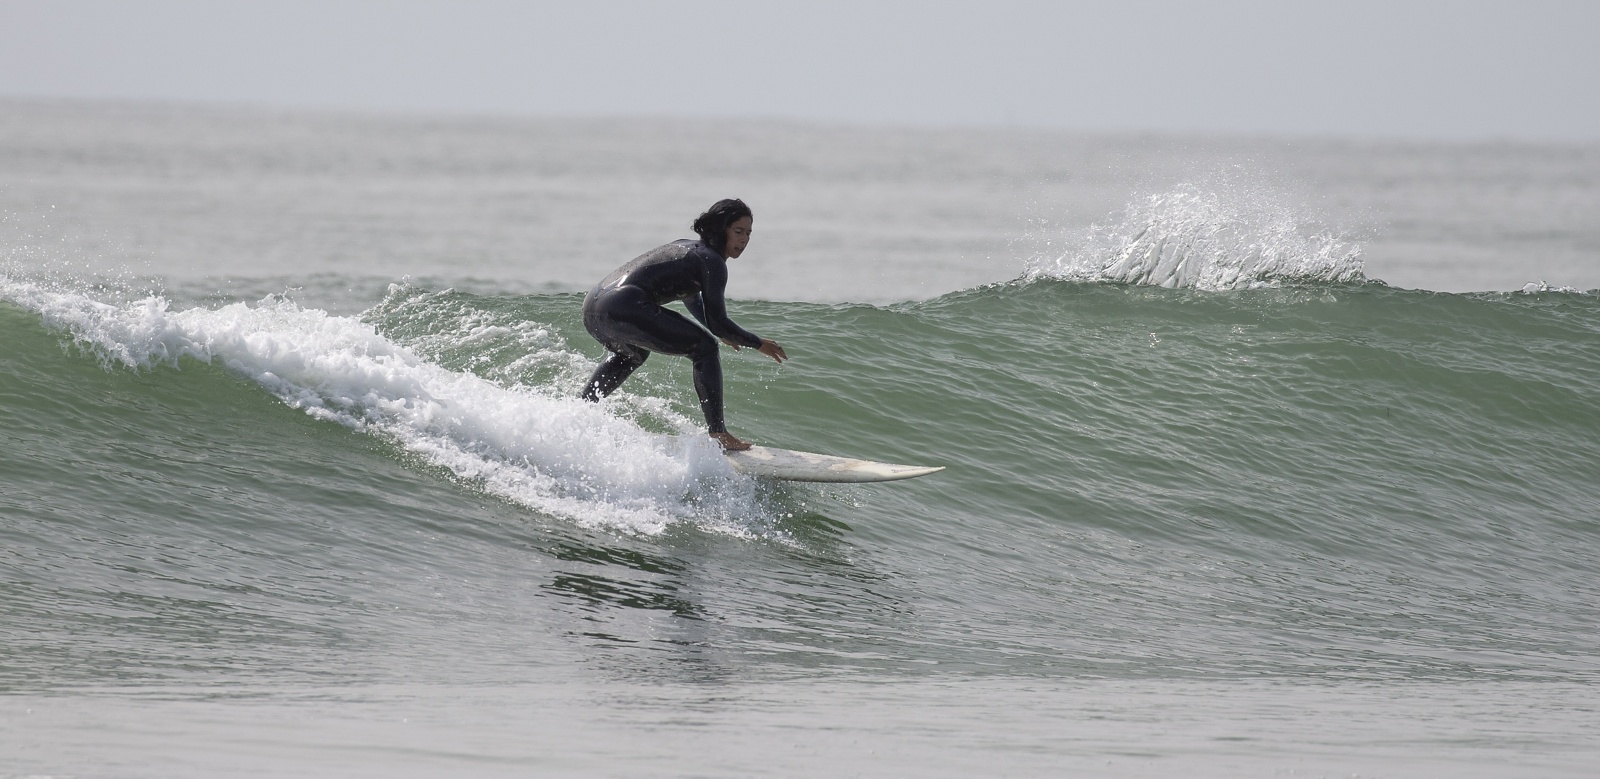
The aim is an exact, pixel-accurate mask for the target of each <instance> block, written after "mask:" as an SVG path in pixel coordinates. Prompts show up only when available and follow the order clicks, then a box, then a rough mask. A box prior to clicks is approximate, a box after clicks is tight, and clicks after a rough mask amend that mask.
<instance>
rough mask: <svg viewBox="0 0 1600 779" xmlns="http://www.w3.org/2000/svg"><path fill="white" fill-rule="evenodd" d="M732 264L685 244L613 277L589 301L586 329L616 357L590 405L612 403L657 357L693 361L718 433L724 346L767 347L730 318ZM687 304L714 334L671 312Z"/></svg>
mask: <svg viewBox="0 0 1600 779" xmlns="http://www.w3.org/2000/svg"><path fill="white" fill-rule="evenodd" d="M727 286H728V262H727V260H725V259H723V257H722V255H721V254H719V253H718V252H717V251H716V250H715V249H712V248H711V247H709V246H707V245H706V244H705V242H703V241H695V240H690V239H687V238H686V239H684V240H681V241H673V242H672V243H669V244H667V245H666V246H662V247H659V248H656V249H652V250H650V251H648V252H645V253H644V254H642V255H640V256H639V257H638V258H636V259H634V260H633V261H632V262H629V263H628V264H627V265H624V266H622V267H620V268H618V269H616V270H614V271H612V272H611V275H609V276H607V277H605V279H604V280H602V281H601V282H600V283H599V284H597V285H595V288H594V289H591V290H589V294H588V295H587V296H585V297H584V299H583V326H584V328H586V329H587V330H588V331H589V334H590V335H592V336H594V337H595V340H597V341H599V342H600V343H601V344H602V345H604V346H605V347H606V349H607V350H609V351H610V352H611V353H610V354H608V355H606V358H605V360H603V361H602V362H601V363H600V367H598V368H596V369H595V371H594V375H593V376H590V377H589V383H588V384H586V385H584V388H583V397H584V398H586V399H588V400H599V399H600V398H603V397H605V396H607V395H610V394H611V392H612V390H615V389H616V388H617V387H618V386H620V385H621V384H622V382H624V381H626V380H627V378H628V377H629V376H630V375H632V374H633V372H634V370H636V369H637V368H638V367H639V366H640V365H643V364H644V361H645V358H647V357H649V356H650V353H651V352H661V353H662V354H678V355H684V356H687V357H688V358H689V359H690V360H691V361H693V362H694V391H695V394H697V395H699V396H700V411H701V412H702V413H704V414H705V415H706V425H707V426H708V427H709V428H710V430H711V432H713V433H725V432H727V428H726V427H725V426H724V424H723V421H722V362H721V359H720V358H719V357H718V355H717V339H716V338H712V337H711V334H715V335H716V336H717V337H719V338H726V339H728V340H729V341H733V342H734V343H737V344H741V345H743V346H749V347H752V348H755V347H759V346H761V339H760V338H758V337H756V336H755V335H754V334H752V333H750V332H749V331H747V330H745V329H744V328H741V327H739V326H738V325H736V324H734V323H733V320H731V319H729V318H728V309H727V306H726V305H725V304H724V302H723V300H722V293H723V290H724V289H725V288H726V287H727ZM674 300H681V301H683V304H684V306H685V307H686V308H688V309H689V313H691V314H694V318H695V319H698V320H700V322H701V324H704V325H705V326H706V328H707V329H709V330H710V331H711V334H708V333H706V331H705V330H702V329H700V328H698V327H696V326H695V325H694V323H693V322H690V321H689V320H688V319H687V318H686V317H684V316H683V315H682V314H679V313H678V312H676V311H673V310H670V309H667V308H663V307H662V306H663V304H666V303H670V302H672V301H674Z"/></svg>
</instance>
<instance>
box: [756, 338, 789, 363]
mask: <svg viewBox="0 0 1600 779" xmlns="http://www.w3.org/2000/svg"><path fill="white" fill-rule="evenodd" d="M756 351H758V352H761V353H762V354H764V355H766V356H768V357H771V358H772V361H773V362H776V363H778V364H779V365H782V364H783V361H784V360H787V359H789V354H788V353H787V352H785V351H784V350H783V347H782V346H779V345H778V342H777V341H774V340H772V339H771V338H763V339H761V345H760V346H758V347H756Z"/></svg>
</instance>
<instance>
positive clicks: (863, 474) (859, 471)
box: [723, 446, 944, 483]
mask: <svg viewBox="0 0 1600 779" xmlns="http://www.w3.org/2000/svg"><path fill="white" fill-rule="evenodd" d="M723 454H725V455H727V457H728V463H729V464H731V465H732V466H733V469H734V470H736V471H738V472H740V473H742V474H745V475H747V476H765V477H767V478H769V479H782V480H784V481H825V482H836V483H862V482H873V481H895V480H898V479H913V478H916V477H918V476H927V475H928V474H930V473H937V472H939V471H942V470H944V466H942V465H939V466H925V465H895V464H894V463H877V462H873V461H871V460H856V459H853V458H850V457H834V456H833V455H831V454H814V453H812V452H793V451H790V450H788V449H774V448H772V447H768V446H752V447H750V448H749V449H747V450H745V451H742V452H723Z"/></svg>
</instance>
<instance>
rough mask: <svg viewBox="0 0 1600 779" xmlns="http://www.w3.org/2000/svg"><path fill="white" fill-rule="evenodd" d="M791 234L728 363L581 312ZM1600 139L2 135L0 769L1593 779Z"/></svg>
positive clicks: (737, 294) (228, 119) (68, 114)
mask: <svg viewBox="0 0 1600 779" xmlns="http://www.w3.org/2000/svg"><path fill="white" fill-rule="evenodd" d="M728 196H738V197H742V198H744V199H745V200H746V201H747V202H749V203H750V204H751V206H752V207H753V209H754V210H755V213H756V221H755V226H756V229H755V233H754V239H753V241H752V243H751V246H750V249H749V250H748V251H747V252H746V254H745V255H744V256H743V257H741V258H740V259H738V260H735V261H733V262H732V263H730V268H731V273H732V277H733V280H732V282H731V284H730V291H729V294H730V299H731V303H730V313H731V315H732V316H733V317H734V318H735V319H736V320H737V321H738V322H739V323H740V324H741V325H743V326H745V327H746V328H748V329H750V330H752V331H754V332H756V333H759V334H761V335H764V336H767V337H770V338H774V339H776V340H777V341H779V342H780V343H782V344H783V345H784V347H785V348H786V349H787V350H788V352H789V354H790V356H791V358H792V359H791V360H790V361H789V362H788V363H786V364H784V365H782V366H778V365H776V364H774V363H772V362H770V361H767V360H765V359H764V358H761V357H760V356H758V355H754V354H752V353H751V352H748V351H746V352H740V353H735V352H732V351H730V350H725V351H724V353H723V361H724V370H725V373H726V375H727V382H728V403H729V412H728V416H729V425H730V429H731V430H733V432H735V433H736V434H738V435H741V436H743V437H746V438H750V439H753V440H755V441H757V442H759V443H763V444H768V445H772V446H780V447H785V448H792V449H803V450H810V451H821V452H830V453H838V454H848V455H854V456H860V457H868V458H872V459H878V460H885V461H890V462H907V463H917V464H928V465H943V466H947V469H946V470H945V471H943V472H941V473H938V474H936V475H933V476H929V477H925V478H921V479H916V480H911V481H905V482H897V483H891V484H879V485H862V486H818V485H801V484H791V483H778V482H771V481H763V480H759V479H752V478H749V477H744V476H741V475H738V474H736V473H734V472H733V471H731V470H730V469H729V467H728V466H727V465H726V463H724V462H723V461H722V458H721V456H720V454H718V453H717V451H716V450H715V449H714V448H713V447H712V446H711V444H710V443H709V441H708V440H707V439H706V438H705V437H704V435H703V431H701V429H700V426H701V423H700V421H699V420H698V419H697V417H698V414H697V411H696V407H695V404H694V399H693V393H692V389H691V387H690V382H689V371H688V365H687V363H686V361H684V360H681V359H676V358H670V357H656V358H655V359H652V360H651V361H650V362H649V363H648V364H647V365H646V366H645V367H644V368H643V369H642V370H641V371H640V372H639V373H638V374H636V375H635V377H634V378H633V379H631V380H630V381H629V383H628V384H626V385H624V388H623V391H621V392H619V393H618V394H617V395H616V396H614V397H612V398H611V399H608V400H607V401H606V402H605V403H602V404H599V405H594V404H586V403H583V402H580V401H578V400H577V399H575V397H574V396H575V393H576V391H577V389H578V388H579V386H580V385H581V383H582V381H583V380H584V378H585V377H586V376H587V375H588V372H589V371H590V370H592V368H593V366H594V364H595V363H596V362H597V360H598V359H599V358H600V356H601V354H602V350H601V349H600V347H599V346H598V345H597V344H596V343H594V342H593V340H592V339H590V338H589V337H588V335H587V334H586V333H585V332H584V331H583V327H582V324H581V321H580V318H579V304H580V302H581V299H582V291H583V290H584V289H586V288H587V287H588V286H589V285H590V284H592V283H593V282H594V281H596V280H598V279H599V278H600V277H601V276H603V275H604V274H605V273H606V272H607V271H609V270H610V269H612V268H613V267H615V266H617V265H620V264H621V263H623V262H625V261H626V260H628V259H630V258H632V257H634V256H636V255H638V254H640V253H642V252H644V251H646V250H648V249H650V248H652V247H654V246H656V245H659V244H661V243H665V242H667V241H669V240H673V239H676V238H680V237H684V236H686V235H687V234H688V229H687V226H688V223H689V221H690V220H691V219H692V218H693V217H694V216H695V215H696V214H697V213H699V211H700V210H702V209H703V208H704V207H705V206H706V205H709V204H710V203H711V202H712V201H714V200H716V199H718V198H721V197H728ZM1596 214H1600V145H1548V144H1545V145H1534V144H1519V143H1512V142H1494V143H1481V144H1461V143H1456V144H1433V143H1425V142H1419V141H1373V140H1363V141H1358V140H1339V139H1307V138H1300V139H1268V138H1258V139H1251V138H1210V137H1161V136H1149V137H1121V136H1083V135H1067V134H1052V133H1046V132H1040V131H1026V130H1020V129H1019V130H1006V129H964V130H961V129H949V130H912V129H893V128H868V127H840V126H824V125H805V124H799V123H780V122H763V121H751V122H745V123H731V124H720V125H716V126H706V125H699V124H694V123H690V122H685V121H682V120H662V119H652V118H643V117H641V118H611V119H592V120H557V119H537V120H536V119H504V118H500V119H496V118H461V117H455V118H439V117H413V116H379V115H341V114H330V113H297V112H286V111H266V110H259V109H246V108H204V107H195V106H176V105H138V104H113V103H105V104H94V103H53V102H41V101H19V100H9V101H0V430H3V431H4V438H3V441H4V446H0V777H13V776H16V777H21V776H61V777H67V776H71V777H212V776H238V777H280V776H281V777H289V776H328V777H346V776H348V777H369V776H370V777H380V776H382V777H393V776H417V777H424V776H473V777H478V776H482V777H499V776H507V777H509V776H616V777H748V776H917V777H926V776H936V777H945V776H947V777H967V776H1107V777H1286V776H1308V777H1310V776H1329V777H1332V776H1341V777H1346V776H1362V777H1432V776H1449V777H1530V776H1538V777H1587V776H1593V775H1594V772H1595V770H1596V769H1595V767H1596V766H1597V765H1600V289H1597V288H1600V248H1597V247H1600V220H1597V219H1596V218H1595V215H1596Z"/></svg>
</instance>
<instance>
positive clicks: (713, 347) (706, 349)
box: [689, 335, 718, 363]
mask: <svg viewBox="0 0 1600 779" xmlns="http://www.w3.org/2000/svg"><path fill="white" fill-rule="evenodd" d="M717 354H718V353H717V339H715V338H712V337H711V336H709V335H708V336H705V337H704V338H700V339H698V340H696V341H695V343H694V348H692V349H690V350H689V359H691V360H693V361H695V362H697V363H698V362H701V361H704V360H715V359H717Z"/></svg>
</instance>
